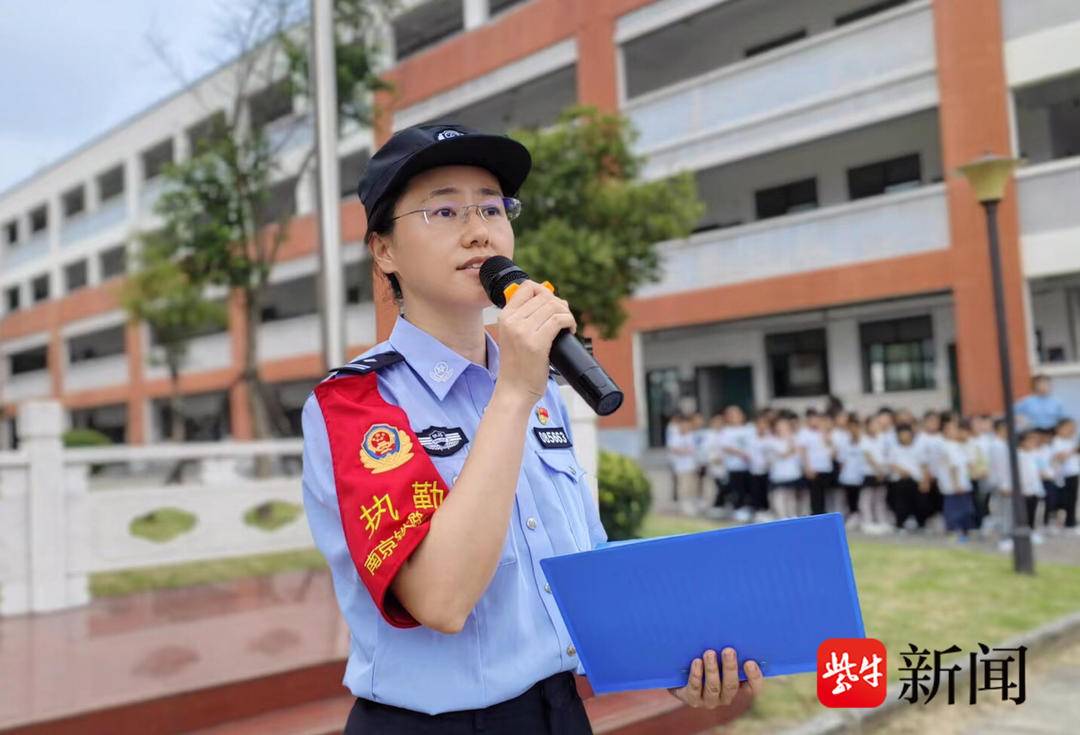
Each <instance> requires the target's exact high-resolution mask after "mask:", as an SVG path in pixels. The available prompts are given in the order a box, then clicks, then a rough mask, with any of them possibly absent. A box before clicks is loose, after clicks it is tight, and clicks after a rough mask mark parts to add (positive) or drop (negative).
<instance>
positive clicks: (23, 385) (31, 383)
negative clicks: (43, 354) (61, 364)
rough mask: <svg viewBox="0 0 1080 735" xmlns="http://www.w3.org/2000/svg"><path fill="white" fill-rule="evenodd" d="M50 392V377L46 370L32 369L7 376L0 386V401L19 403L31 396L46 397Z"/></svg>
mask: <svg viewBox="0 0 1080 735" xmlns="http://www.w3.org/2000/svg"><path fill="white" fill-rule="evenodd" d="M51 394H52V379H51V378H50V375H49V371H48V370H34V371H33V372H29V373H19V374H18V375H12V376H10V377H8V379H7V381H5V382H4V384H3V387H2V388H0V401H3V402H4V403H19V402H20V401H27V400H30V399H31V398H48V397H49V395H51Z"/></svg>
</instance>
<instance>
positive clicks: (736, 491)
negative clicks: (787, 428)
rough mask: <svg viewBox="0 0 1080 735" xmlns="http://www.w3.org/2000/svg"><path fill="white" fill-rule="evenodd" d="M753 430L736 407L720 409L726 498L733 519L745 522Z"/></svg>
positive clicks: (748, 504)
mask: <svg viewBox="0 0 1080 735" xmlns="http://www.w3.org/2000/svg"><path fill="white" fill-rule="evenodd" d="M755 434H756V430H755V429H754V427H753V426H751V425H750V424H748V423H746V414H744V413H743V410H742V409H741V408H739V407H738V406H728V407H727V408H725V409H724V429H723V431H721V433H720V445H721V448H722V451H723V452H724V464H725V465H726V467H727V473H728V492H727V494H728V496H729V497H730V499H731V504H732V507H733V508H734V510H735V519H736V520H738V521H748V520H750V518H751V516H752V515H753V511H752V509H751V508H750V454H749V449H750V442H751V440H752V438H753V436H754V435H755Z"/></svg>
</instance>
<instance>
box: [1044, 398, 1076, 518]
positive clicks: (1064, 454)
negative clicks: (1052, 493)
mask: <svg viewBox="0 0 1080 735" xmlns="http://www.w3.org/2000/svg"><path fill="white" fill-rule="evenodd" d="M1051 447H1052V451H1053V453H1054V461H1055V462H1056V463H1057V466H1058V470H1059V475H1060V478H1059V479H1060V482H1059V484H1060V485H1061V491H1060V493H1059V495H1058V509H1059V510H1061V511H1064V514H1065V528H1066V529H1072V530H1073V531H1074V532H1075V531H1076V495H1077V485H1078V481H1080V454H1078V453H1077V452H1078V451H1080V448H1078V445H1077V437H1076V422H1075V421H1073V420H1072V419H1062V420H1061V421H1059V422H1058V425H1057V429H1056V430H1055V436H1054V442H1053V444H1052V445H1051Z"/></svg>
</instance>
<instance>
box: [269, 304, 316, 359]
mask: <svg viewBox="0 0 1080 735" xmlns="http://www.w3.org/2000/svg"><path fill="white" fill-rule="evenodd" d="M320 329H321V327H320V326H319V315H318V314H304V315H303V316H297V317H293V318H291V319H279V320H277V321H272V322H266V323H265V324H262V325H260V326H259V338H258V339H259V360H278V359H281V358H285V357H295V356H296V355H304V354H308V353H318V351H319V343H320V337H319V334H320V331H319V330H320Z"/></svg>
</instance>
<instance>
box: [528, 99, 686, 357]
mask: <svg viewBox="0 0 1080 735" xmlns="http://www.w3.org/2000/svg"><path fill="white" fill-rule="evenodd" d="M512 135H513V137H515V138H516V139H517V140H519V141H521V142H522V143H523V144H524V145H525V146H526V147H527V148H528V149H529V152H530V153H531V154H532V158H533V167H532V172H531V173H530V174H529V178H528V180H527V181H526V183H525V185H524V187H522V191H521V192H520V194H519V197H520V198H521V200H522V202H523V205H524V206H523V208H522V214H521V216H520V217H519V218H518V220H517V221H516V222H515V223H514V231H515V239H516V246H515V254H514V259H515V261H516V262H517V263H519V264H520V265H521V266H522V267H523V268H524V269H525V270H526V271H528V272H529V274H530V275H531V276H532V277H533V278H534V280H543V279H548V280H551V281H552V282H553V283H555V284H557V286H558V289H559V295H560V296H562V297H563V298H565V299H567V301H569V302H570V307H571V310H572V311H573V312H574V317H575V318H576V319H577V321H578V325H579V328H581V329H583V328H584V326H585V325H586V324H588V325H591V326H593V327H595V328H596V329H597V331H598V332H599V333H600V335H601V336H602V337H604V338H605V339H610V338H612V337H614V336H615V335H616V334H618V331H619V328H620V327H621V325H622V324H623V322H624V321H625V320H626V310H625V309H624V308H623V307H622V305H621V301H622V300H623V299H624V298H626V297H628V296H630V295H632V294H633V293H634V291H635V290H636V289H637V288H638V287H640V286H642V285H644V284H646V283H649V282H651V281H655V280H657V279H658V278H659V276H660V266H661V263H660V258H659V254H658V253H657V248H656V244H657V243H659V242H662V241H666V240H674V239H679V238H684V237H686V236H688V235H689V234H690V233H691V231H692V230H693V228H694V225H695V223H696V222H697V221H698V220H699V219H700V217H701V215H702V213H703V212H704V206H703V205H702V203H701V202H700V201H699V200H698V198H697V189H696V186H695V182H694V179H693V177H692V176H691V175H690V174H688V173H684V174H680V175H678V176H675V177H672V178H669V179H663V180H659V181H640V180H638V176H639V174H640V172H641V165H642V161H641V159H640V158H639V157H637V156H635V155H634V153H633V150H632V145H633V140H634V133H633V131H632V129H631V128H630V125H629V122H628V121H627V120H626V118H624V117H622V116H619V115H611V114H606V113H602V112H600V111H598V110H596V109H595V108H592V107H584V106H576V107H572V108H569V109H567V110H565V111H564V112H563V113H562V115H560V117H559V119H558V122H557V123H556V124H555V125H554V126H553V127H551V128H549V129H546V130H540V131H529V130H517V131H514V132H513V133H512Z"/></svg>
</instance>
